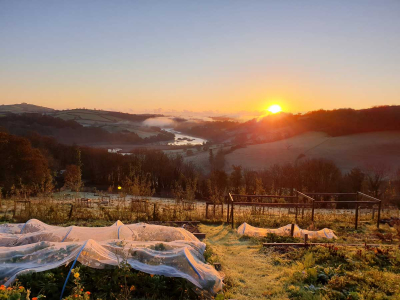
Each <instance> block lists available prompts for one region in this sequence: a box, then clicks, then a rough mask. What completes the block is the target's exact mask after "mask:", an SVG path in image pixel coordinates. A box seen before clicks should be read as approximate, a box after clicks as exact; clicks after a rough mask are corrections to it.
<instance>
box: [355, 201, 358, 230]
mask: <svg viewBox="0 0 400 300" xmlns="http://www.w3.org/2000/svg"><path fill="white" fill-rule="evenodd" d="M357 226H358V203H357V202H356V220H355V228H356V229H357Z"/></svg>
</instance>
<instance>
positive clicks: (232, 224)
mask: <svg viewBox="0 0 400 300" xmlns="http://www.w3.org/2000/svg"><path fill="white" fill-rule="evenodd" d="M231 218H232V229H233V222H234V221H233V202H232V208H231Z"/></svg>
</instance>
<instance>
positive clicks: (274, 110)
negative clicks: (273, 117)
mask: <svg viewBox="0 0 400 300" xmlns="http://www.w3.org/2000/svg"><path fill="white" fill-rule="evenodd" d="M268 111H269V112H270V113H272V114H276V113H278V112H281V111H282V108H281V107H280V106H279V105H278V104H274V105H271V106H270V107H269V108H268Z"/></svg>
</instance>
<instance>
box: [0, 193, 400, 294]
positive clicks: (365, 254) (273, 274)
mask: <svg viewBox="0 0 400 300" xmlns="http://www.w3.org/2000/svg"><path fill="white" fill-rule="evenodd" d="M81 196H86V197H91V198H92V199H93V200H94V201H97V204H96V205H92V206H91V207H86V206H85V204H83V203H80V205H78V204H77V202H76V201H75V200H73V199H71V200H67V199H65V200H53V201H50V200H49V199H47V200H46V199H35V200H32V201H35V202H32V207H31V208H30V211H29V215H28V214H27V211H26V209H25V210H24V209H22V207H20V206H21V204H18V205H19V209H20V210H19V211H18V212H17V213H15V216H14V218H13V217H12V216H11V215H10V213H11V212H12V210H13V207H15V206H14V203H13V202H14V200H3V203H2V209H1V214H2V216H3V222H13V221H14V222H25V221H26V220H28V219H31V218H37V219H39V220H42V221H44V222H46V223H50V224H53V225H57V226H70V225H75V226H85V227H92V226H95V227H98V226H110V225H112V224H113V223H115V221H116V220H124V223H125V224H130V223H135V222H138V221H142V222H153V221H155V220H160V221H164V222H165V221H170V220H198V221H200V222H201V224H200V225H198V229H199V231H200V232H202V233H205V234H206V238H205V239H204V240H203V242H205V243H206V245H207V247H206V251H205V253H204V257H205V259H206V261H207V262H208V263H210V264H211V265H213V264H214V263H219V264H221V267H222V269H221V276H223V277H224V278H225V279H224V283H225V286H224V289H223V292H222V293H220V294H219V295H218V296H217V298H216V299H238V300H239V299H398V298H396V297H397V296H396V295H398V293H399V292H400V286H399V284H398V282H399V280H400V277H399V276H400V275H398V274H399V271H400V252H399V248H398V243H399V241H400V240H399V239H400V235H399V230H400V227H396V226H394V227H390V226H389V225H387V224H381V227H380V229H377V228H376V219H375V220H372V219H371V215H368V214H365V215H364V218H363V217H362V216H363V214H362V213H361V214H360V219H361V220H362V222H361V220H360V226H359V228H358V229H357V230H355V229H354V226H353V219H354V213H352V212H351V211H347V212H346V211H344V210H338V211H337V213H330V214H329V213H324V212H323V210H319V211H317V212H316V221H315V223H314V224H312V223H311V222H310V218H309V213H306V214H305V215H304V216H303V217H300V216H299V219H298V221H297V224H298V225H299V226H300V227H301V228H307V229H310V230H319V229H322V228H325V227H327V228H331V229H333V230H334V231H335V233H336V235H337V236H338V240H337V241H336V242H337V243H339V244H341V245H342V246H340V245H333V244H330V243H331V242H332V241H329V240H325V239H322V240H316V241H320V242H323V243H327V245H325V246H315V247H311V248H306V249H303V248H287V247H283V248H282V247H277V248H276V247H271V248H264V247H263V246H262V243H263V242H302V240H301V239H299V238H293V237H290V236H283V237H282V236H281V237H280V236H277V235H274V234H269V235H268V236H267V237H264V238H254V237H246V236H241V235H239V234H238V233H237V232H236V229H237V227H238V226H239V225H240V224H241V223H242V222H248V223H249V224H251V225H254V226H257V227H263V228H278V227H280V226H283V225H286V224H290V223H294V222H296V221H295V219H294V215H293V214H288V213H287V210H286V212H285V210H284V211H283V213H281V212H279V213H277V211H275V213H272V214H267V215H265V216H264V217H263V218H259V217H256V216H254V215H253V214H252V213H251V211H249V210H248V209H247V210H246V209H244V208H242V209H241V208H239V207H238V208H236V209H235V211H236V214H237V215H236V217H235V220H236V221H235V226H234V229H232V228H231V225H230V224H225V223H224V220H225V218H226V216H225V215H220V214H219V210H217V213H216V215H215V216H214V215H213V213H212V210H211V211H210V212H209V213H210V214H209V217H208V218H206V213H205V203H204V202H203V203H202V202H197V203H196V205H195V208H194V210H185V209H182V208H183V207H182V206H180V205H178V206H179V207H180V208H178V207H177V206H176V203H175V201H174V199H162V198H150V199H149V200H148V201H147V202H143V201H144V200H145V199H140V198H138V199H136V200H137V201H138V202H137V203H136V204H135V205H136V206H134V207H130V208H129V205H126V200H123V198H118V197H114V199H113V203H110V204H109V205H105V206H103V208H102V204H101V203H99V202H100V201H102V199H101V197H99V196H98V197H96V196H94V195H93V194H84V193H81ZM103 200H105V199H103ZM60 201H61V202H60ZM63 202H64V204H65V206H63V205H61V203H63ZM143 203H149V204H154V203H156V204H157V205H159V209H157V213H156V214H154V210H153V206H151V205H150V206H149V207H147V208H144V206H143ZM68 204H75V206H76V207H75V208H74V210H73V212H72V214H70V213H71V210H70V205H68ZM128 204H129V203H128ZM174 210H175V211H174ZM224 211H225V212H226V207H225V208H224ZM389 216H395V217H398V216H399V211H398V210H396V211H394V210H392V211H389V210H384V212H383V214H382V218H387V217H389ZM164 224H166V223H164ZM178 226H180V225H178ZM313 242H314V240H313ZM364 243H368V244H382V246H381V247H380V246H378V247H377V248H376V247H364V246H361V247H353V246H346V244H347V245H349V244H364ZM388 249H389V250H388ZM126 268H128V269H126ZM74 270H75V269H74ZM68 271H69V267H60V268H58V269H54V270H49V271H46V272H43V273H37V274H34V275H26V276H22V277H21V278H20V282H19V283H18V284H21V285H22V286H24V288H25V289H26V288H29V289H31V290H32V291H33V292H34V293H36V294H39V293H41V294H43V295H47V297H48V298H49V299H53V298H52V297H50V295H49V292H50V291H53V292H54V293H56V292H60V289H61V287H62V285H63V283H64V281H65V274H66V273H67V272H68ZM75 271H76V272H79V274H80V277H79V280H78V281H79V282H78V283H77V282H76V281H77V280H76V278H75V279H74V278H71V279H70V281H69V285H68V289H67V293H66V295H68V294H69V293H71V292H73V289H74V284H75V285H76V284H81V285H82V286H84V289H83V291H85V292H86V291H90V293H91V294H92V295H93V297H94V296H96V297H99V296H100V293H99V291H100V290H101V293H103V294H102V297H101V298H102V299H115V297H116V295H118V297H121V298H117V299H210V296H208V295H207V294H204V293H203V294H202V293H201V292H200V291H198V290H197V291H196V288H195V287H194V286H192V285H190V284H188V283H187V282H185V280H182V279H178V280H175V281H174V280H172V281H171V279H168V278H167V277H163V276H150V275H151V274H150V275H149V274H144V273H142V275H141V273H140V272H139V273H138V272H137V271H135V270H133V269H129V267H127V266H125V267H123V266H121V267H120V268H117V269H116V271H111V270H101V271H96V272H97V275H96V273H95V272H94V271H93V270H92V269H90V268H88V267H85V266H83V265H80V264H77V266H76V270H75ZM126 272H128V273H126ZM124 274H125V275H124ZM126 274H130V277H126V278H125V277H124V276H126ZM99 276H101V277H99ZM46 278H52V279H51V282H52V284H51V285H45V284H44V281H46ZM100 278H110V280H111V278H116V279H112V280H113V281H112V282H113V283H112V284H111V283H107V284H106V283H104V284H105V285H106V286H107V287H106V288H102V289H100V286H98V281H100V280H101V279H100ZM378 278H385V280H386V281H384V282H382V283H376V280H378ZM41 282H42V283H41ZM355 282H357V284H355ZM40 284H43V285H44V286H40ZM115 285H117V286H119V285H120V286H121V289H120V290H119V289H115ZM132 285H133V286H134V288H132V287H131V286H132ZM139 285H140V286H139ZM165 285H168V286H169V287H171V289H170V291H168V292H166V290H165V288H166V287H165ZM182 285H184V286H185V291H186V292H185V293H180V292H179V289H180V288H181V286H182ZM151 286H153V288H151ZM131 288H132V289H133V290H130V289H131ZM150 291H151V293H152V296H151V297H149V298H147V297H146V295H149V293H150ZM124 293H125V294H124ZM36 294H35V295H36ZM123 295H125V296H123ZM89 298H90V297H89ZM89 298H88V299H89ZM65 299H69V298H65ZM85 299H86V298H85ZM90 299H92V298H90ZM93 299H95V298H93Z"/></svg>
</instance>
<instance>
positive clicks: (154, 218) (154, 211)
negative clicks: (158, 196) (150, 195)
mask: <svg viewBox="0 0 400 300" xmlns="http://www.w3.org/2000/svg"><path fill="white" fill-rule="evenodd" d="M153 205H154V206H153V221H155V220H156V205H157V204H156V203H153Z"/></svg>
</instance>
